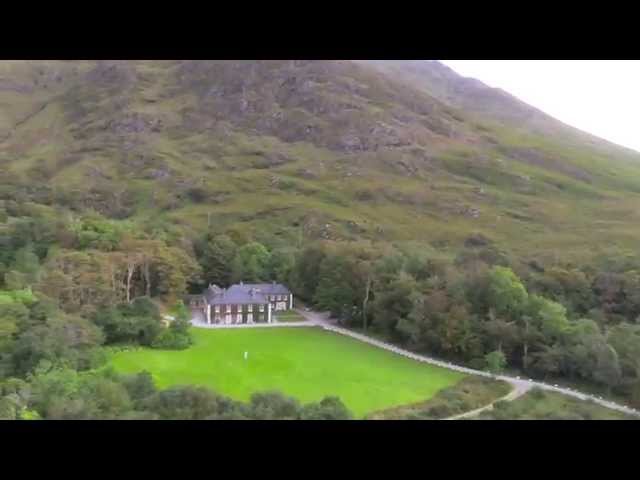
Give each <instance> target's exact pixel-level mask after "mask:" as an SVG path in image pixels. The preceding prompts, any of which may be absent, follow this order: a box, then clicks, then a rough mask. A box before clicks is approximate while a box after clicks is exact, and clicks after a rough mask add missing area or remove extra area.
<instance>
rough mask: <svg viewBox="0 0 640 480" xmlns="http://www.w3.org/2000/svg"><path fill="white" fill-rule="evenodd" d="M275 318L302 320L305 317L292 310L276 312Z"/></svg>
mask: <svg viewBox="0 0 640 480" xmlns="http://www.w3.org/2000/svg"><path fill="white" fill-rule="evenodd" d="M276 318H277V319H278V321H279V322H304V320H305V318H304V317H303V316H302V315H300V314H299V313H298V312H296V311H294V310H288V311H286V312H278V313H277V314H276Z"/></svg>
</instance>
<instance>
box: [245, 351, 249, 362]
mask: <svg viewBox="0 0 640 480" xmlns="http://www.w3.org/2000/svg"><path fill="white" fill-rule="evenodd" d="M248 357H249V352H244V359H245V360H246V359H247V358H248Z"/></svg>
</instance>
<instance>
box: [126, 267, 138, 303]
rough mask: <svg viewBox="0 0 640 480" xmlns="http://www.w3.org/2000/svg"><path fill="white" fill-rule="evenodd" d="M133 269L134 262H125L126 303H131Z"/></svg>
mask: <svg viewBox="0 0 640 480" xmlns="http://www.w3.org/2000/svg"><path fill="white" fill-rule="evenodd" d="M135 269H136V265H135V263H128V264H127V303H131V277H133V272H134V271H135Z"/></svg>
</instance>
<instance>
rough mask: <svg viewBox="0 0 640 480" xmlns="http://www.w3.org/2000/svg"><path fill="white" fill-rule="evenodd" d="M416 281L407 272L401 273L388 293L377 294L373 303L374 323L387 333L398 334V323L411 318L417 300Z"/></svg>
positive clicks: (389, 287) (390, 285)
mask: <svg viewBox="0 0 640 480" xmlns="http://www.w3.org/2000/svg"><path fill="white" fill-rule="evenodd" d="M416 289H417V286H416V281H415V280H414V279H413V277H412V276H411V275H409V274H407V273H405V272H400V274H399V275H398V276H397V278H396V279H395V280H393V281H392V282H391V283H390V284H389V286H388V289H387V290H386V291H382V292H379V293H377V294H376V299H375V300H374V302H373V312H374V314H373V321H374V324H375V325H377V326H378V327H380V328H381V329H382V330H383V331H386V332H387V333H392V334H394V333H396V326H397V325H398V323H399V322H400V321H401V320H402V319H405V318H407V317H408V316H409V314H410V313H411V311H412V309H413V305H414V301H415V298H416Z"/></svg>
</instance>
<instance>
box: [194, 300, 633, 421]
mask: <svg viewBox="0 0 640 480" xmlns="http://www.w3.org/2000/svg"><path fill="white" fill-rule="evenodd" d="M295 311H296V312H298V313H299V314H300V315H302V316H303V317H304V318H305V319H306V320H305V321H302V322H290V323H284V322H283V323H279V322H276V323H271V324H267V323H254V324H250V325H247V324H241V325H233V324H232V325H207V324H206V323H203V322H201V321H198V320H196V319H193V320H192V324H193V325H194V326H197V327H199V328H278V327H322V328H323V329H325V330H328V331H331V332H335V333H338V334H340V335H345V336H348V337H351V338H355V339H356V340H360V341H361V342H365V343H368V344H370V345H373V346H375V347H378V348H382V349H385V350H388V351H390V352H394V353H397V354H398V355H402V356H404V357H407V358H411V359H413V360H416V361H418V362H425V363H429V364H431V365H436V366H438V367H442V368H448V369H450V370H455V371H457V372H461V373H466V374H468V375H479V376H481V377H487V378H493V379H496V380H503V381H505V382H507V383H509V384H510V385H511V386H512V387H513V390H512V391H511V392H510V393H509V394H508V395H506V396H504V397H502V398H500V399H498V400H496V401H494V402H492V403H490V404H489V405H486V406H484V407H481V408H478V409H476V410H471V411H469V412H465V413H463V414H460V415H456V416H454V417H449V418H448V419H447V420H457V419H464V418H470V417H473V416H475V415H478V414H479V413H481V412H483V411H485V410H490V409H492V408H493V405H494V404H495V403H496V402H497V401H499V400H506V401H512V400H515V399H516V398H518V397H520V396H522V395H524V394H525V393H527V392H528V391H529V390H531V389H532V388H534V387H538V388H540V389H542V390H547V391H551V392H557V393H561V394H564V395H568V396H570V397H574V398H578V399H580V400H587V401H592V402H594V403H597V404H598V405H601V406H603V407H606V408H610V409H612V410H617V411H619V412H622V413H626V414H627V415H633V416H636V417H640V411H638V410H636V409H634V408H630V407H627V406H625V405H621V404H619V403H616V402H612V401H610V400H605V399H603V398H602V397H598V396H595V395H589V394H587V393H583V392H580V391H578V390H574V389H572V388H564V387H559V386H557V385H550V384H547V383H544V382H537V381H533V380H531V379H524V378H520V377H511V376H508V375H493V374H491V373H489V372H484V371H482V370H475V369H472V368H468V367H463V366H461V365H456V364H454V363H451V362H445V361H442V360H437V359H435V358H432V357H427V356H425V355H419V354H417V353H413V352H410V351H408V350H405V349H403V348H399V347H397V346H395V345H392V344H390V343H386V342H383V341H381V340H377V339H375V338H372V337H369V336H367V335H363V334H361V333H356V332H353V331H351V330H348V329H346V328H342V327H338V326H337V325H336V324H335V322H332V321H331V319H330V318H329V315H328V314H326V313H318V312H313V311H306V310H302V309H295Z"/></svg>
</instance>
